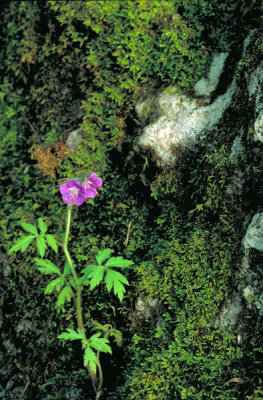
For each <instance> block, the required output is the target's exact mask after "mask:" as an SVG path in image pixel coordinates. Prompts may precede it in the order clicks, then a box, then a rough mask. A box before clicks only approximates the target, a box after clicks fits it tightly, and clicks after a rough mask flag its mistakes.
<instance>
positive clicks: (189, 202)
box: [0, 0, 263, 400]
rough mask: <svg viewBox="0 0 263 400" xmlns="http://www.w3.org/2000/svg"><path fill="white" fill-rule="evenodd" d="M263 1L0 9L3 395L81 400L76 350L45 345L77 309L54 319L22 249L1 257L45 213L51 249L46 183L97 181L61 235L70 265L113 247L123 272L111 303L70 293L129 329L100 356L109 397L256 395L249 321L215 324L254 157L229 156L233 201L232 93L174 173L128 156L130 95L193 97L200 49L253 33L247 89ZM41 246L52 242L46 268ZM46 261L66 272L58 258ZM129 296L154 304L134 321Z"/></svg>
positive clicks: (220, 47) (230, 44) (57, 210)
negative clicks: (74, 135) (225, 326)
mask: <svg viewBox="0 0 263 400" xmlns="http://www.w3.org/2000/svg"><path fill="white" fill-rule="evenodd" d="M260 7H261V4H260V2H259V1H255V0H251V1H249V2H247V1H245V0H232V1H227V0H226V1H222V2H218V0H212V1H206V0H202V1H188V0H178V1H174V0H162V1H155V0H138V1H135V0H133V1H132V0H127V1H120V0H118V1H114V0H113V1H99V0H94V1H85V2H84V1H78V2H76V1H43V2H42V1H41V2H37V1H20V2H17V1H10V2H9V3H8V4H6V5H5V7H4V9H3V12H2V15H1V17H2V19H1V20H2V24H1V25H2V26H1V37H0V42H1V51H0V59H1V63H0V68H1V73H2V76H3V79H2V82H1V85H0V116H1V125H0V152H1V153H0V154H1V161H0V168H1V175H0V176H1V189H0V190H1V208H0V221H1V222H0V225H1V232H2V238H3V240H2V244H1V249H0V258H1V261H2V269H1V284H0V287H1V293H2V295H1V299H0V305H1V309H2V316H1V314H0V326H1V352H0V361H1V362H0V364H1V366H0V382H1V384H0V399H5V400H9V399H10V400H11V399H13V398H17V399H19V398H20V397H21V396H23V397H24V398H25V399H33V398H34V399H41V400H45V399H78V400H82V399H93V398H94V394H93V388H92V384H91V381H90V380H89V379H88V375H87V371H86V370H85V368H84V367H83V363H82V348H81V344H80V343H79V342H80V341H72V342H70V344H69V345H68V344H67V346H66V345H64V343H63V342H62V341H61V342H60V341H57V340H54V338H56V337H57V336H58V335H59V334H61V332H66V330H67V329H68V327H69V326H70V329H75V331H76V326H75V325H74V323H75V322H74V321H75V319H74V307H73V306H72V305H71V304H70V303H69V302H67V303H65V304H64V307H61V309H60V312H61V314H63V318H60V316H58V315H57V314H56V311H55V310H53V306H52V303H53V302H52V301H51V300H53V297H54V296H55V294H54V293H53V292H50V293H47V296H45V295H44V290H45V288H46V287H47V285H48V284H49V280H48V277H47V276H45V275H41V276H40V274H39V271H38V270H37V268H36V266H35V265H34V264H33V263H32V257H34V256H35V255H34V252H33V251H32V249H31V248H30V246H29V247H27V248H26V244H27V243H25V244H24V246H25V247H24V250H25V251H24V252H23V253H22V254H21V253H20V252H18V253H16V254H15V255H14V254H12V255H8V254H7V253H8V250H9V249H10V248H11V246H12V245H13V243H14V242H15V241H17V240H19V239H20V238H21V236H22V232H21V229H20V226H21V223H22V226H24V227H25V226H29V225H26V224H31V225H36V220H37V219H38V218H39V217H41V216H42V215H43V214H45V215H46V217H45V219H44V223H45V225H46V226H47V227H48V232H54V231H55V232H56V233H55V235H54V240H56V242H57V243H58V244H61V243H63V230H64V222H65V221H64V211H65V205H64V204H63V203H62V201H61V198H60V195H59V192H58V188H57V187H56V186H57V185H58V182H57V181H58V179H60V178H63V177H68V176H74V175H75V174H78V173H81V172H83V171H88V172H89V173H90V172H92V171H95V172H97V173H98V174H99V175H100V176H102V178H103V180H104V181H105V185H104V190H103V191H102V192H101V194H100V196H99V198H97V199H96V202H95V204H94V205H93V206H91V205H89V206H85V207H81V208H79V209H78V210H77V213H76V214H77V215H76V216H74V218H76V220H78V221H80V222H79V223H78V224H73V228H72V231H71V242H72V243H74V250H72V258H73V259H74V261H75V262H76V264H78V265H80V266H83V265H89V264H93V263H94V259H95V257H96V255H97V253H98V251H99V249H101V248H104V249H106V248H112V249H114V253H113V255H114V257H118V256H120V254H122V255H123V256H124V257H125V258H127V259H131V260H133V261H134V267H133V268H131V269H130V270H129V271H128V273H127V279H128V281H129V283H130V286H129V291H128V292H127V293H125V294H124V297H123V302H122V304H121V306H120V303H119V300H118V298H115V297H116V296H115V297H114V298H113V296H111V295H110V294H109V293H108V291H107V288H106V287H104V286H103V285H100V286H98V287H96V288H94V290H93V291H92V294H91V288H90V287H87V291H85V293H83V313H84V315H85V313H88V312H90V313H91V314H92V313H93V314H95V315H96V313H98V314H99V315H100V317H99V318H101V319H102V320H100V321H101V323H102V324H103V325H106V324H111V325H112V326H113V328H115V326H116V327H118V329H120V330H121V331H122V332H123V336H124V337H123V338H124V340H123V344H122V347H121V348H118V347H117V346H116V348H113V351H112V353H113V355H112V356H107V354H106V355H104V357H101V363H102V368H103V370H104V371H105V378H104V385H105V391H104V397H105V399H108V400H120V399H128V400H132V399H136V400H141V399H145V400H153V399H156V400H157V399H158V400H161V399H163V400H175V399H178V400H181V399H189V400H190V399H191V400H192V399H196V400H197V399H198V400H201V399H202V400H207V399H211V400H212V399H213V400H219V399H222V400H247V399H254V400H260V399H262V398H263V387H262V364H261V363H262V334H263V332H262V321H261V320H260V318H259V317H258V315H257V314H256V313H254V311H253V310H252V311H250V312H246V314H245V315H244V318H243V322H242V326H241V327H238V328H237V329H238V331H237V332H236V331H235V330H233V331H232V332H223V331H222V330H220V329H218V328H217V329H216V328H214V322H215V321H216V319H217V318H218V315H219V313H220V312H221V310H222V307H223V305H224V300H225V295H226V293H227V292H229V291H231V289H232V288H233V287H235V284H236V283H235V279H234V271H235V268H237V265H238V261H239V259H240V242H241V239H242V237H243V235H244V231H245V226H244V225H243V222H244V216H245V215H246V214H247V212H248V210H250V212H254V211H255V212H256V211H262V197H263V195H262V190H261V189H258V187H260V188H261V187H262V173H263V172H262V171H263V158H262V155H261V154H262V152H261V153H257V154H256V156H254V154H252V152H250V151H251V149H252V147H253V145H252V139H251V135H249V134H248V135H247V137H246V138H245V141H246V150H247V152H246V153H245V154H243V155H242V157H241V156H240V158H239V160H238V164H239V168H240V170H242V171H246V177H247V182H248V183H247V187H246V191H244V192H242V193H239V192H238V190H236V188H235V185H234V183H233V174H232V172H233V164H232V163H231V159H230V153H231V146H232V143H233V140H234V138H235V137H236V136H237V135H239V132H240V130H241V127H242V123H243V122H244V118H245V116H244V115H243V114H244V113H243V111H242V106H243V105H244V104H246V98H245V95H244V94H241V95H239V96H238V97H237V98H236V103H235V104H233V105H232V108H231V109H229V110H228V112H227V113H226V115H225V117H224V118H225V119H224V120H223V121H222V123H221V124H220V125H219V126H218V127H217V128H216V129H215V130H214V131H213V132H211V135H210V139H209V140H210V145H209V146H207V143H206V142H205V141H203V142H202V141H200V143H199V144H198V147H197V149H196V152H195V153H189V152H187V151H185V152H183V153H182V154H181V155H180V157H178V160H177V162H176V165H175V166H174V167H173V168H171V169H166V170H162V171H160V170H158V169H157V167H155V166H154V164H153V163H152V162H151V161H150V159H149V158H147V159H145V158H143V157H142V156H140V155H135V156H134V157H133V158H130V157H128V154H129V153H130V151H131V150H132V144H133V139H134V136H135V134H136V131H137V128H138V121H137V120H136V115H135V113H134V106H135V105H136V104H137V103H138V102H139V101H140V99H142V98H143V97H144V95H145V94H146V93H148V91H151V92H154V91H155V90H157V89H159V88H160V87H161V86H168V85H170V84H175V85H177V86H178V87H179V88H180V90H182V91H184V92H187V93H191V90H192V88H193V85H194V84H195V82H196V81H197V80H198V79H199V78H200V77H201V76H202V75H203V74H204V72H205V71H206V68H207V66H208V64H209V61H210V55H211V54H212V53H213V52H214V51H232V50H233V49H235V48H237V47H240V44H241V42H242V40H243V38H245V37H246V34H247V32H248V31H249V30H250V29H252V28H253V29H257V32H258V35H257V38H256V47H255V48H256V51H255V52H253V45H250V47H249V50H248V54H247V56H246V57H244V59H243V60H242V63H240V67H239V74H240V75H239V79H240V85H241V86H242V84H243V82H244V79H243V75H242V74H244V70H245V69H247V68H248V67H249V68H252V69H253V68H254V66H256V65H257V63H258V62H259V60H261V58H262V33H261V30H260V29H259V27H260V18H259V17H258V16H259V14H260V11H261V8H260ZM233 51H234V50H233ZM250 60H252V61H251V62H253V66H251V63H250ZM247 118H248V117H247ZM80 126H81V127H82V129H83V140H82V143H81V145H80V146H78V147H77V149H76V150H74V151H72V152H68V151H67V148H66V146H65V142H66V139H67V136H68V133H69V132H70V131H72V130H74V129H76V128H79V127H80ZM147 157H148V156H147ZM248 164H250V165H251V169H250V170H249V171H253V173H252V172H249V171H248V170H247V165H248ZM142 173H143V174H144V176H146V178H147V182H146V181H145V180H142V178H141V175H142ZM260 185H261V186H260ZM32 233H33V232H32ZM32 240H34V239H32ZM50 245H51V244H50ZM51 247H52V246H51ZM51 251H52V248H50V247H47V248H46V249H45V257H47V258H49V257H50V256H51ZM52 257H53V256H52ZM52 260H54V264H55V265H56V266H57V267H58V268H59V269H60V270H63V268H64V263H62V262H61V257H60V255H59V252H58V254H55V255H54V258H52ZM92 289H93V288H92ZM113 289H114V288H113ZM122 295H123V294H121V297H122ZM138 297H140V298H141V299H144V300H145V301H147V299H151V300H157V301H158V306H156V307H155V308H154V307H152V310H151V311H152V314H151V315H150V316H149V315H148V316H147V317H144V318H143V317H142V316H140V315H139V314H138V312H137V311H136V301H137V299H138ZM63 321H64V322H63ZM87 328H89V327H87ZM76 333H77V332H76ZM65 334H67V333H65ZM237 334H241V335H242V337H243V338H244V340H243V342H242V343H241V344H238V343H237ZM113 347H114V346H113ZM1 385H2V386H1ZM23 393H24V394H23Z"/></svg>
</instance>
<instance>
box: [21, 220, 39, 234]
mask: <svg viewBox="0 0 263 400" xmlns="http://www.w3.org/2000/svg"><path fill="white" fill-rule="evenodd" d="M20 225H21V226H22V228H23V229H24V231H26V232H29V233H33V234H34V235H37V228H36V226H34V225H32V224H28V223H27V222H21V224H20Z"/></svg>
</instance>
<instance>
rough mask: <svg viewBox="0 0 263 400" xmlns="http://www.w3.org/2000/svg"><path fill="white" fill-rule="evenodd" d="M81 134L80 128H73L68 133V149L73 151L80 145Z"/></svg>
mask: <svg viewBox="0 0 263 400" xmlns="http://www.w3.org/2000/svg"><path fill="white" fill-rule="evenodd" d="M82 134H83V131H82V129H81V128H78V129H75V130H74V131H71V132H70V133H69V135H68V138H67V141H66V145H67V148H68V151H73V150H75V149H76V148H77V147H78V146H79V145H80V143H81V141H82Z"/></svg>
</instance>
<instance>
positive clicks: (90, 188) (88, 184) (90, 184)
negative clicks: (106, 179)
mask: <svg viewBox="0 0 263 400" xmlns="http://www.w3.org/2000/svg"><path fill="white" fill-rule="evenodd" d="M101 186H102V179H101V178H98V177H97V175H96V174H95V172H93V173H92V174H91V175H90V177H89V178H88V179H86V180H85V181H84V182H83V183H82V185H81V187H82V188H83V190H84V192H85V195H84V201H88V200H89V199H93V198H94V197H96V196H97V194H98V193H97V190H96V189H97V188H100V187H101Z"/></svg>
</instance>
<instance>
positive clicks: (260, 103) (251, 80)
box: [247, 62, 263, 142]
mask: <svg viewBox="0 0 263 400" xmlns="http://www.w3.org/2000/svg"><path fill="white" fill-rule="evenodd" d="M247 80H248V93H249V101H250V103H252V106H253V107H254V126H253V128H254V139H255V140H259V141H260V142H263V91H262V87H263V62H261V63H260V64H259V65H258V66H257V68H256V69H255V71H254V72H253V73H252V74H251V75H250V76H248V77H247Z"/></svg>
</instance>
